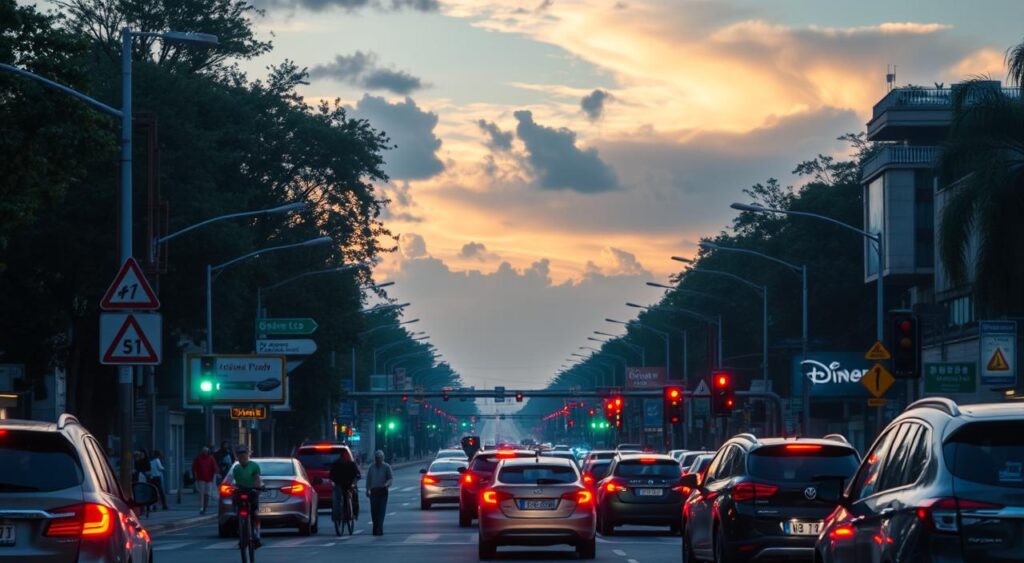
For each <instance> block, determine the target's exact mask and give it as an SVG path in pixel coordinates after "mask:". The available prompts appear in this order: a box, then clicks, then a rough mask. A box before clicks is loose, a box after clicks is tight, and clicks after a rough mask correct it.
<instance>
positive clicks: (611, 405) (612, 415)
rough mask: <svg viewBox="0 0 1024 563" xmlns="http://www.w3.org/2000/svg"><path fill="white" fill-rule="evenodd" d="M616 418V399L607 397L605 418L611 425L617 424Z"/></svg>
mask: <svg viewBox="0 0 1024 563" xmlns="http://www.w3.org/2000/svg"><path fill="white" fill-rule="evenodd" d="M616 418H617V415H616V411H615V400H614V399H605V400H604V419H605V421H606V422H607V423H608V425H609V426H612V425H614V424H615V419H616Z"/></svg>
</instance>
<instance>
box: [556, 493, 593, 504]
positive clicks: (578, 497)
mask: <svg viewBox="0 0 1024 563" xmlns="http://www.w3.org/2000/svg"><path fill="white" fill-rule="evenodd" d="M562 498H563V499H565V500H571V501H573V502H575V503H576V504H577V506H589V505H590V504H591V503H592V502H594V493H592V492H590V491H572V492H568V493H565V494H564V495H562Z"/></svg>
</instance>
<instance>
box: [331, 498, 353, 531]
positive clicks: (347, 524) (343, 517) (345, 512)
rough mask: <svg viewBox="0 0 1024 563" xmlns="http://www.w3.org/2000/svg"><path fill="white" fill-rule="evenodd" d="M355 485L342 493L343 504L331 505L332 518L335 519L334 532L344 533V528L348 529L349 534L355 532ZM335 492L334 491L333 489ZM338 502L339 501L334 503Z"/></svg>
mask: <svg viewBox="0 0 1024 563" xmlns="http://www.w3.org/2000/svg"><path fill="white" fill-rule="evenodd" d="M354 489H355V487H354V486H353V487H349V488H348V489H346V490H345V491H344V492H342V493H341V506H340V507H339V506H333V505H332V506H331V520H332V521H334V534H335V535H338V536H340V535H342V530H346V529H347V530H348V535H350V536H351V535H352V534H354V533H355V517H354V516H353V514H352V495H353V492H352V491H353V490H354ZM332 493H333V491H332ZM335 500H337V495H335ZM334 504H337V503H334Z"/></svg>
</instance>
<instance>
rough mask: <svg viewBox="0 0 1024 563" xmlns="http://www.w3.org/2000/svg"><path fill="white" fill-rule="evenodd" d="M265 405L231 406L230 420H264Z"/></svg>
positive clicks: (265, 416)
mask: <svg viewBox="0 0 1024 563" xmlns="http://www.w3.org/2000/svg"><path fill="white" fill-rule="evenodd" d="M266 418H267V407H231V420H266Z"/></svg>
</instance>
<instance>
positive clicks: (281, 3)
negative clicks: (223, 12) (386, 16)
mask: <svg viewBox="0 0 1024 563" xmlns="http://www.w3.org/2000/svg"><path fill="white" fill-rule="evenodd" d="M253 5H254V6H256V7H258V8H291V9H295V8H304V9H306V10H310V11H313V12H323V11H325V10H331V9H335V8H339V9H342V10H345V11H346V12H354V11H356V10H361V9H363V8H369V7H372V8H376V9H378V10H404V9H410V10H418V11H420V12H436V11H438V10H439V9H440V8H441V5H440V3H439V2H438V0H259V1H257V2H253Z"/></svg>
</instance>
